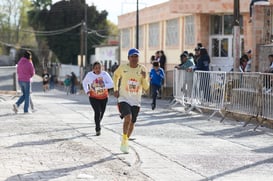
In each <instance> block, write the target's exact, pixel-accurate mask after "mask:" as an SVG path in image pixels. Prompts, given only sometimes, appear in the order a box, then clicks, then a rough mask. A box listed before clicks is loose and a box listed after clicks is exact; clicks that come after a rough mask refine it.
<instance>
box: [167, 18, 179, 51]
mask: <svg viewBox="0 0 273 181" xmlns="http://www.w3.org/2000/svg"><path fill="white" fill-rule="evenodd" d="M178 31H179V24H178V19H173V20H167V22H166V46H178V45H179V39H180V38H179V33H178Z"/></svg>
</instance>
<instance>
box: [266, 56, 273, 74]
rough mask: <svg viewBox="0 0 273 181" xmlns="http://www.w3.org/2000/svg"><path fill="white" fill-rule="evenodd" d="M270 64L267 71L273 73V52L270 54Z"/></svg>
mask: <svg viewBox="0 0 273 181" xmlns="http://www.w3.org/2000/svg"><path fill="white" fill-rule="evenodd" d="M268 61H269V66H268V68H267V69H266V70H265V73H273V54H270V55H268Z"/></svg>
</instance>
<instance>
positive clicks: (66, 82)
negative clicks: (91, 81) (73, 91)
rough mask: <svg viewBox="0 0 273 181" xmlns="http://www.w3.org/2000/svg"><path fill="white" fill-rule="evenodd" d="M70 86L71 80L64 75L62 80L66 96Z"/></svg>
mask: <svg viewBox="0 0 273 181" xmlns="http://www.w3.org/2000/svg"><path fill="white" fill-rule="evenodd" d="M70 85H71V78H70V76H69V75H66V76H65V79H64V89H65V91H66V95H68V94H69V92H70Z"/></svg>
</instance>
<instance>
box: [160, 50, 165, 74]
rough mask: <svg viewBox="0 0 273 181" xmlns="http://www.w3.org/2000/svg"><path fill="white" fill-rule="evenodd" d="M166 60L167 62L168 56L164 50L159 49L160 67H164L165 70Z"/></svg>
mask: <svg viewBox="0 0 273 181" xmlns="http://www.w3.org/2000/svg"><path fill="white" fill-rule="evenodd" d="M166 62H167V57H166V55H165V53H164V51H163V50H160V51H159V65H160V68H162V69H163V70H164V71H165V68H166V67H165V66H166Z"/></svg>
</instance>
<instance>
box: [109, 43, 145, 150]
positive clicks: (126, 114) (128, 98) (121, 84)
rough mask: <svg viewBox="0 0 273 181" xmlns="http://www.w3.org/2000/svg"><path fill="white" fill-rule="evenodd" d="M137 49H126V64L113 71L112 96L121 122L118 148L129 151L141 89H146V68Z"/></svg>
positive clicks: (138, 108)
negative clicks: (120, 138) (120, 139)
mask: <svg viewBox="0 0 273 181" xmlns="http://www.w3.org/2000/svg"><path fill="white" fill-rule="evenodd" d="M139 54H140V53H139V50H138V49H135V48H132V49H130V50H129V51H128V60H129V63H128V64H123V65H120V66H119V67H118V68H117V69H116V71H115V72H114V76H113V81H114V96H115V97H117V98H118V108H119V112H120V115H121V117H122V118H124V122H123V135H122V142H121V147H120V150H121V151H122V152H124V153H128V152H129V145H128V138H129V137H130V136H131V134H132V132H133V129H134V125H135V122H136V120H137V116H138V113H139V110H140V104H141V96H142V90H148V88H149V81H148V76H147V70H146V68H145V67H144V66H143V65H140V64H139V63H138V62H139Z"/></svg>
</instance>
